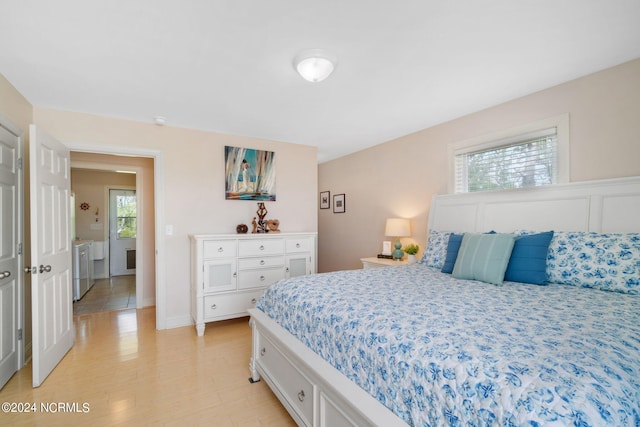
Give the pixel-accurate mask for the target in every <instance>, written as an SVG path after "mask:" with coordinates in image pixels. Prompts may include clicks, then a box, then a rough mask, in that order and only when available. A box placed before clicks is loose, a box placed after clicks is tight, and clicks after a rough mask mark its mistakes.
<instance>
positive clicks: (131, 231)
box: [116, 191, 137, 239]
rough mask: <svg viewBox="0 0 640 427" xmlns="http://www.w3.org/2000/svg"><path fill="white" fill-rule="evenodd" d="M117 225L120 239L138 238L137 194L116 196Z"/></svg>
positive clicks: (128, 193)
mask: <svg viewBox="0 0 640 427" xmlns="http://www.w3.org/2000/svg"><path fill="white" fill-rule="evenodd" d="M116 224H117V237H118V239H135V238H136V229H137V224H136V192H135V191H129V192H125V194H123V195H117V196H116Z"/></svg>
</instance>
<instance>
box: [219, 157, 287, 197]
mask: <svg viewBox="0 0 640 427" xmlns="http://www.w3.org/2000/svg"><path fill="white" fill-rule="evenodd" d="M224 159H225V171H226V184H225V185H226V188H225V198H226V199H227V200H262V201H265V200H266V201H275V200H276V167H275V153H274V152H273V151H265V150H255V149H253V148H244V147H229V146H225V147H224Z"/></svg>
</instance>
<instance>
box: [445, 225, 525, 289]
mask: <svg viewBox="0 0 640 427" xmlns="http://www.w3.org/2000/svg"><path fill="white" fill-rule="evenodd" d="M515 240H516V236H515V234H502V233H498V234H475V233H465V235H464V237H463V238H462V245H460V251H459V252H458V258H457V259H456V263H455V266H454V267H453V277H455V278H456V279H473V280H480V281H483V282H487V283H493V284H494V285H501V284H502V282H503V281H504V272H505V270H506V269H507V263H508V262H509V257H510V256H511V251H512V250H513V245H514V242H515Z"/></svg>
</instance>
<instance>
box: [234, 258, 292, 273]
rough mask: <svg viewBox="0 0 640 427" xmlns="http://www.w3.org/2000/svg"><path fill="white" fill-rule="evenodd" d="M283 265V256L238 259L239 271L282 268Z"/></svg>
mask: <svg viewBox="0 0 640 427" xmlns="http://www.w3.org/2000/svg"><path fill="white" fill-rule="evenodd" d="M283 265H284V256H267V257H256V258H240V259H238V267H239V268H240V270H250V269H254V268H269V267H282V266H283Z"/></svg>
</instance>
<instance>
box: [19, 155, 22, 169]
mask: <svg viewBox="0 0 640 427" xmlns="http://www.w3.org/2000/svg"><path fill="white" fill-rule="evenodd" d="M18 169H22V157H18Z"/></svg>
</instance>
